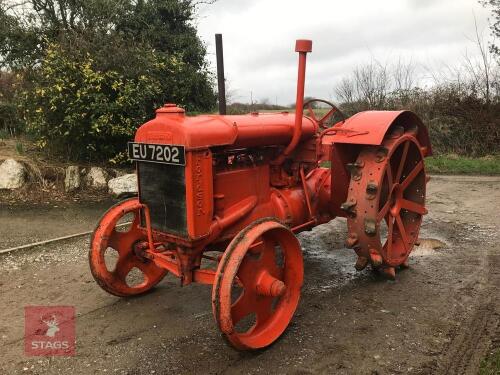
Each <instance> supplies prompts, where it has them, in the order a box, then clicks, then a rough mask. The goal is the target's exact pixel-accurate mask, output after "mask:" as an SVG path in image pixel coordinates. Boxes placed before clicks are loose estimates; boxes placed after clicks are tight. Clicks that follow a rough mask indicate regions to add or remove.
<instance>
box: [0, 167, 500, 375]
mask: <svg viewBox="0 0 500 375" xmlns="http://www.w3.org/2000/svg"><path fill="white" fill-rule="evenodd" d="M109 204H111V203H110V202H108V203H106V204H99V205H83V204H78V205H71V206H61V207H49V206H47V207H37V208H33V207H6V206H4V207H0V238H2V240H3V241H2V244H1V245H0V248H7V247H11V246H14V245H15V244H18V245H21V244H24V243H29V242H33V241H38V240H43V239H47V238H51V237H57V236H61V235H64V234H71V233H77V232H81V231H84V230H90V229H92V228H93V227H94V225H95V223H96V221H97V219H98V217H99V216H100V215H101V214H102V213H103V211H104V210H105V206H107V205H109ZM428 208H429V215H427V216H426V217H425V219H424V224H423V228H422V231H421V236H420V238H421V244H420V246H419V247H417V248H416V249H415V250H414V252H413V253H412V255H411V262H410V265H411V268H410V269H408V270H404V271H401V272H399V273H398V274H397V280H396V281H386V280H382V279H380V278H379V277H377V276H376V275H375V274H374V273H372V272H371V271H369V270H365V271H363V272H356V271H355V270H354V267H353V265H354V261H355V256H354V254H353V252H352V250H348V249H345V248H344V245H343V243H344V239H345V237H346V229H345V228H346V225H345V222H344V220H342V219H338V220H334V221H332V222H331V223H328V224H325V225H322V226H320V227H317V228H315V229H314V230H313V231H311V232H306V233H303V234H301V235H300V236H299V237H300V240H301V243H302V245H303V250H304V257H305V272H306V278H305V285H304V288H303V293H302V299H301V302H300V306H299V308H298V311H297V313H296V315H295V318H294V319H293V321H292V323H291V325H290V327H289V328H288V330H287V331H286V333H285V334H284V335H283V337H282V338H281V339H280V340H278V341H277V342H276V343H275V344H274V345H273V346H272V347H270V348H268V349H267V350H263V351H259V352H255V353H240V352H237V351H235V350H233V349H232V348H231V347H229V346H228V345H227V344H226V343H225V342H224V340H223V339H222V338H221V336H220V334H219V333H218V331H217V329H216V326H215V323H214V320H213V317H212V312H211V306H210V294H211V290H210V288H209V287H207V286H202V285H191V286H188V287H184V288H181V287H179V285H178V281H177V280H175V279H173V278H171V277H167V278H166V279H165V280H164V281H162V282H161V283H160V284H159V286H158V287H157V288H156V289H155V290H154V291H153V292H151V293H149V294H147V295H145V296H142V297H138V298H131V299H120V298H117V297H113V296H111V295H108V294H106V293H105V292H104V291H102V290H101V289H100V288H99V287H98V286H97V284H96V283H95V282H94V280H93V279H92V276H91V275H90V272H89V269H88V261H87V249H88V245H89V244H88V242H89V238H88V237H82V238H78V239H73V240H68V241H65V242H59V243H55V244H51V245H48V246H43V247H37V248H34V249H30V250H27V251H26V250H24V251H19V252H15V253H11V254H8V255H2V256H0V290H1V295H0V303H1V309H0V321H1V322H2V323H1V324H0V345H1V348H0V353H1V354H0V358H1V360H0V373H2V374H3V373H5V374H17V373H20V374H46V373H49V374H60V373H64V374H68V373H70V374H89V373H99V374H103V373H106V374H195V373H202V374H224V373H226V374H259V373H262V374H282V373H286V374H318V373H319V374H399V373H409V374H475V373H477V370H478V367H479V363H480V361H481V359H482V358H483V357H484V356H485V355H486V354H487V353H488V352H489V351H492V350H495V349H499V348H500V324H499V322H500V300H499V296H500V292H499V288H500V244H499V237H500V235H499V233H500V213H499V209H500V178H498V177H454V176H447V177H446V176H440V177H434V178H433V179H432V180H431V182H430V183H429V192H428ZM27 305H74V306H75V307H76V312H77V348H76V353H77V354H76V356H74V357H52V358H47V357H26V356H25V355H24V352H23V349H24V346H23V332H24V315H23V314H24V312H23V309H24V306H27Z"/></svg>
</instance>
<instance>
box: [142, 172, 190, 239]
mask: <svg viewBox="0 0 500 375" xmlns="http://www.w3.org/2000/svg"><path fill="white" fill-rule="evenodd" d="M137 172H138V177H139V200H140V202H141V203H143V204H145V205H147V206H148V207H149V211H150V215H151V226H152V227H153V229H154V230H157V231H160V232H165V233H171V234H175V235H179V236H183V237H185V236H186V235H187V220H186V178H185V168H184V166H182V165H170V164H159V163H148V162H138V163H137ZM142 225H143V226H144V225H145V221H144V218H142Z"/></svg>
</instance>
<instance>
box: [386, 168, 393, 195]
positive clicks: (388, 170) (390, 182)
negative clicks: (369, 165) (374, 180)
mask: <svg viewBox="0 0 500 375" xmlns="http://www.w3.org/2000/svg"><path fill="white" fill-rule="evenodd" d="M386 175H387V183H388V189H389V191H391V189H392V185H393V184H394V179H393V176H392V167H391V163H387V168H386Z"/></svg>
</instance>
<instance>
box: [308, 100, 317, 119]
mask: <svg viewBox="0 0 500 375" xmlns="http://www.w3.org/2000/svg"><path fill="white" fill-rule="evenodd" d="M307 112H309V117H311V118H312V119H313V120H314V122H318V119H317V118H316V115H315V114H314V110H313V107H312V106H311V104H308V105H307Z"/></svg>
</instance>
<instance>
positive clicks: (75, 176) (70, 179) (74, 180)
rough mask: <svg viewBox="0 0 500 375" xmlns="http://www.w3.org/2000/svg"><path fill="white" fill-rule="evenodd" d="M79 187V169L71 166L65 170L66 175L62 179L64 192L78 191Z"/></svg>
mask: <svg viewBox="0 0 500 375" xmlns="http://www.w3.org/2000/svg"><path fill="white" fill-rule="evenodd" d="M80 185H81V179H80V168H79V167H78V166H76V165H71V166H69V167H68V168H66V175H65V177H64V190H66V191H67V192H68V193H69V192H72V191H75V190H78V189H79V188H80Z"/></svg>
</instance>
